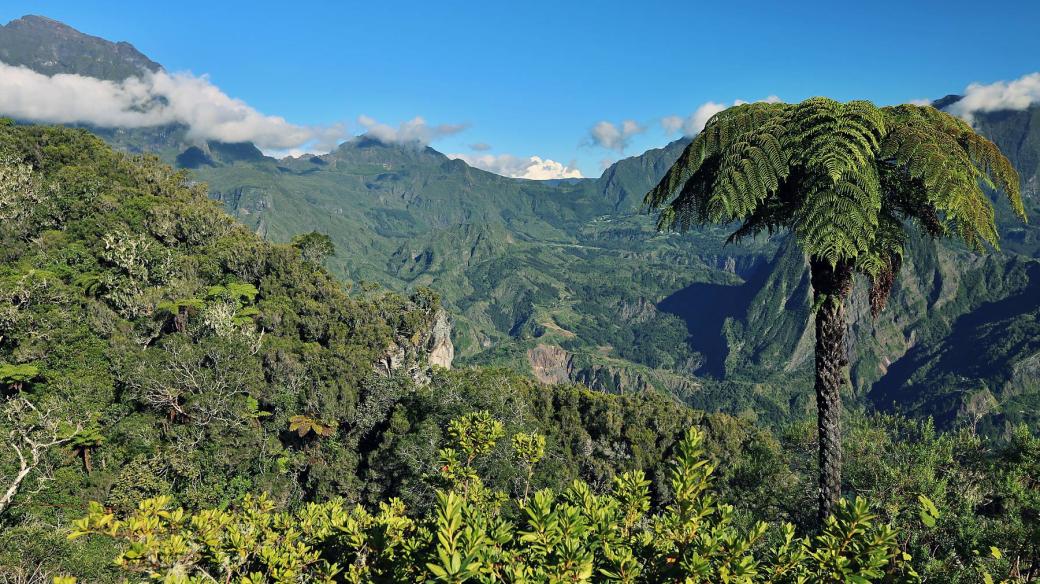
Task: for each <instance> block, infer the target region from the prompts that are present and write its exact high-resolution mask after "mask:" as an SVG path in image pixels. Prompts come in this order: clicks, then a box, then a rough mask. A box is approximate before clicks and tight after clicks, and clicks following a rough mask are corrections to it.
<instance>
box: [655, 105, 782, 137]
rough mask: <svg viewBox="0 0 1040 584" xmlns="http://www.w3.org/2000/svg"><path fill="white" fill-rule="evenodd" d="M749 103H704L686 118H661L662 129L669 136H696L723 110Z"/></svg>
mask: <svg viewBox="0 0 1040 584" xmlns="http://www.w3.org/2000/svg"><path fill="white" fill-rule="evenodd" d="M758 101H764V102H766V103H780V101H781V100H780V98H779V97H777V96H775V95H770V96H769V97H767V98H765V99H760V100H758ZM745 103H748V102H746V101H744V100H742V99H738V100H736V101H734V102H733V103H731V104H729V105H726V104H725V103H719V102H716V101H708V102H705V103H702V104H701V105H700V106H699V107H698V108H697V109H696V110H694V111H693V113H692V114H690V115H689V116H686V117H682V116H666V117H664V118H661V127H662V128H664V131H665V132H666V133H668V134H678V133H680V132H682V134H683V135H685V136H694V135H696V134H698V133H700V131H701V130H703V129H704V125H705V124H707V123H708V120H710V119H711V117H712V116H713V115H715V114H717V113H719V112H721V111H722V110H724V109H726V108H729V107H732V106H735V105H743V104H745Z"/></svg>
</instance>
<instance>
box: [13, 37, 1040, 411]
mask: <svg viewBox="0 0 1040 584" xmlns="http://www.w3.org/2000/svg"><path fill="white" fill-rule="evenodd" d="M0 60H2V61H4V62H6V63H9V64H16V65H23V66H26V67H29V68H31V69H33V70H35V71H38V72H41V73H46V74H54V73H78V74H81V75H89V76H94V77H98V78H102V79H111V80H117V79H123V78H125V77H128V76H133V75H139V74H143V73H145V72H147V71H157V70H159V69H160V68H161V67H160V65H158V64H157V63H155V62H153V61H151V60H149V59H148V58H147V57H145V56H144V55H142V54H141V53H139V52H138V51H137V50H136V49H134V48H133V47H132V46H131V45H129V44H126V43H111V42H108V41H105V40H103V39H98V38H95V37H90V36H87V35H83V34H82V33H79V32H77V31H75V30H74V29H71V28H69V27H67V26H65V25H63V24H61V23H58V22H56V21H53V20H50V19H46V18H42V17H25V18H23V19H20V20H16V21H13V22H11V23H10V24H8V25H7V26H5V27H0ZM956 99H957V97H956V96H950V97H948V98H944V99H943V100H940V101H938V102H936V105H937V107H945V106H946V105H949V103H952V101H953V100H956ZM2 113H3V112H0V114H2ZM977 125H978V128H979V130H980V131H981V132H983V133H984V134H985V135H987V136H989V137H991V138H992V139H993V140H994V141H996V142H997V144H998V145H999V146H1000V147H1001V148H1002V149H1003V150H1004V151H1005V152H1006V153H1007V154H1008V155H1009V156H1010V157H1011V158H1012V160H1013V162H1015V164H1016V166H1017V168H1018V169H1019V170H1020V172H1021V174H1022V178H1023V185H1024V192H1025V195H1026V199H1027V212H1028V213H1029V216H1030V217H1031V219H1033V220H1035V219H1036V218H1037V217H1040V183H1038V180H1040V179H1038V176H1040V108H1038V107H1032V108H1030V109H1028V110H1026V111H1014V112H993V113H986V114H980V115H979V116H978V120H977ZM91 129H92V130H93V131H95V132H96V133H98V134H99V135H100V136H102V137H103V138H104V139H105V140H107V141H108V142H110V143H111V144H113V145H115V146H117V147H119V148H121V149H123V150H126V151H129V152H153V153H156V154H158V155H159V156H160V157H162V158H163V159H164V160H166V161H167V162H169V163H171V164H175V165H176V166H179V167H181V168H184V169H186V170H187V171H189V172H190V173H191V175H192V176H193V177H194V178H195V179H197V180H200V181H205V182H207V183H208V184H209V186H210V191H211V195H212V197H213V198H214V199H216V200H219V201H221V202H222V203H223V204H224V205H225V206H226V207H227V209H228V210H229V211H230V212H231V213H232V214H233V215H234V216H236V217H237V218H238V219H239V220H240V221H242V222H243V223H245V224H247V225H249V226H250V227H252V228H253V229H255V230H256V231H257V232H259V233H261V234H262V235H264V236H266V237H269V238H271V239H275V240H287V239H289V238H290V237H291V236H292V235H294V234H297V233H301V232H306V231H311V230H318V231H321V232H324V233H328V234H329V235H330V237H331V238H332V239H333V241H334V242H335V244H336V247H337V254H336V256H335V257H333V258H330V260H329V262H328V265H329V268H330V269H331V270H332V271H333V272H334V273H336V274H337V275H339V276H341V277H343V278H346V279H350V280H353V281H356V282H360V281H365V280H371V281H378V282H380V283H382V284H385V285H388V286H390V287H393V288H396V289H401V290H407V289H411V288H414V287H416V286H420V285H429V286H432V287H433V288H435V289H436V290H438V291H439V292H440V293H441V294H442V296H443V298H444V303H445V305H446V306H447V307H448V308H449V309H450V310H451V311H452V312H453V314H454V320H455V333H454V335H455V344H456V346H457V347H458V353H459V361H460V362H461V363H485V364H501V365H505V366H509V367H513V368H517V369H521V370H527V371H531V372H532V373H533V374H535V375H536V376H538V377H539V378H541V379H543V380H545V381H556V380H564V379H569V380H575V381H580V382H583V383H585V384H587V385H589V386H591V387H594V388H599V389H603V390H606V391H618V392H627V391H643V390H647V389H656V390H660V391H666V392H670V393H673V394H676V395H678V396H680V397H682V398H683V399H685V400H687V401H688V402H690V403H691V404H693V405H696V406H698V407H702V408H708V409H721V410H727V411H731V412H737V413H742V414H744V415H746V416H749V417H757V418H759V419H761V420H764V421H780V420H785V419H789V418H790V417H792V416H800V415H802V414H804V413H805V412H806V411H808V409H809V408H811V407H812V406H811V404H812V399H811V391H812V389H811V388H812V385H811V361H812V359H811V357H812V354H811V346H812V343H811V335H812V332H811V330H809V329H810V328H811V327H806V324H807V323H808V322H809V321H810V316H811V315H810V307H809V298H810V291H809V285H808V279H807V275H806V268H805V262H804V259H803V258H802V256H801V254H800V253H799V252H798V250H797V248H795V247H794V246H793V245H792V242H790V241H788V240H787V239H784V238H777V239H774V240H761V241H757V242H754V243H752V244H750V245H747V246H724V245H723V243H722V242H723V239H724V234H725V230H723V229H718V228H708V229H703V230H699V231H696V232H693V233H690V234H687V235H681V236H680V235H676V234H658V233H656V232H655V231H654V230H653V224H652V221H651V220H650V219H649V218H648V217H646V216H645V215H643V214H641V213H640V205H641V201H642V196H643V194H644V193H645V192H646V191H647V190H648V189H649V188H650V187H651V186H652V185H654V184H655V183H656V181H657V180H658V178H659V177H660V176H661V175H662V174H663V173H664V172H665V170H666V169H667V168H668V166H669V165H670V164H671V163H672V162H673V161H674V160H675V159H676V158H677V157H678V155H679V154H680V152H681V151H682V150H683V148H684V147H685V146H686V144H687V143H688V139H682V140H677V141H675V142H672V143H671V144H668V145H667V146H665V147H663V148H659V149H654V150H649V151H647V152H645V153H643V154H641V155H639V156H635V157H632V158H627V159H625V160H621V161H619V162H617V163H615V164H614V165H612V166H611V167H609V168H608V169H607V170H606V171H605V172H604V173H603V175H602V176H601V177H600V178H598V179H580V180H571V181H529V180H522V179H511V178H505V177H502V176H498V175H495V174H492V173H489V172H485V171H483V170H479V169H476V168H472V167H470V166H468V165H467V164H466V163H464V162H462V161H461V160H452V159H449V158H448V157H446V156H444V155H443V154H441V153H439V152H437V151H436V150H434V149H432V148H429V147H414V146H402V145H394V144H385V143H383V142H380V141H378V140H375V139H371V138H368V137H365V136H361V137H358V138H355V139H353V140H351V141H349V142H346V143H344V144H342V145H340V146H339V147H338V148H337V149H336V150H335V151H333V152H330V153H329V154H326V155H322V156H303V157H297V158H283V159H280V160H276V159H274V158H270V157H266V156H264V155H263V153H261V152H260V150H258V149H257V148H256V147H255V146H253V145H252V144H225V143H220V142H212V141H209V142H205V143H196V142H195V141H192V140H190V139H188V138H187V128H184V127H180V126H163V127H156V128H145V129H102V128H91ZM1000 222H1001V226H1002V228H1003V231H1002V233H1003V234H1004V239H1005V241H1006V244H1005V253H1004V254H991V255H986V256H977V255H974V254H971V253H968V252H967V251H966V250H964V249H961V248H957V247H951V246H947V245H944V244H943V245H936V244H935V243H933V242H930V241H924V240H922V241H915V242H914V245H913V246H912V247H911V250H912V251H911V252H910V254H909V256H908V258H907V260H906V262H905V266H906V267H905V268H904V271H903V273H902V280H901V282H900V283H899V284H898V285H897V288H896V290H895V293H894V296H893V299H892V301H891V303H890V306H889V309H888V310H887V311H886V312H885V313H884V314H882V316H881V317H880V318H879V319H878V320H877V321H876V322H873V323H872V322H871V319H870V317H869V311H868V310H867V303H866V289H865V287H862V286H861V288H860V289H858V290H857V293H856V295H855V297H854V301H853V307H852V313H853V315H854V322H853V325H852V333H853V335H852V336H853V338H854V342H855V345H854V349H853V351H854V353H853V354H854V360H853V367H852V376H853V381H854V387H855V391H856V396H854V399H855V400H858V401H861V402H862V403H866V404H871V405H874V406H877V407H892V406H893V405H894V406H895V407H900V408H903V409H906V410H908V411H911V412H913V413H916V414H920V415H927V414H931V415H935V416H937V417H938V418H939V420H940V422H941V423H950V422H952V421H953V420H955V419H956V418H957V416H958V415H962V414H964V413H965V412H966V409H965V408H968V407H969V406H971V404H972V403H975V402H978V401H979V400H978V396H979V395H981V392H987V393H988V394H991V395H992V396H993V397H994V398H995V400H996V401H997V402H998V403H999V404H1000V405H999V406H998V407H997V408H996V409H995V410H994V411H993V412H992V413H990V414H989V415H988V416H987V417H986V420H987V421H986V423H987V424H989V425H990V426H991V427H993V428H999V427H1000V426H1001V425H1002V424H1004V423H1006V422H1009V421H1017V420H1029V421H1031V422H1034V423H1035V422H1037V420H1036V419H1035V418H1034V416H1035V414H1033V413H1032V412H1035V411H1036V410H1037V408H1032V407H1026V405H1027V404H1032V402H1033V401H1034V400H1037V399H1040V398H1038V396H1040V381H1038V380H1040V304H1038V302H1037V300H1036V299H1038V298H1040V263H1038V262H1037V261H1036V259H1035V258H1037V257H1038V256H1040V230H1038V229H1037V227H1036V226H1035V224H1031V225H1028V226H1022V225H1021V224H1020V223H1017V222H1013V221H1011V220H1010V214H1009V213H1007V210H1006V209H1003V208H1001V221H1000ZM973 399H974V401H972V400H973Z"/></svg>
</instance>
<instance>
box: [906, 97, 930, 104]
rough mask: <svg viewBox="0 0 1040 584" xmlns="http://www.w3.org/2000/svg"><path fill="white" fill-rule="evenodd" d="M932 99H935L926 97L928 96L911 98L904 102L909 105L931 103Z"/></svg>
mask: <svg viewBox="0 0 1040 584" xmlns="http://www.w3.org/2000/svg"><path fill="white" fill-rule="evenodd" d="M933 101H935V100H933V99H928V98H921V99H911V100H910V101H908V102H906V103H908V104H910V105H932V102H933Z"/></svg>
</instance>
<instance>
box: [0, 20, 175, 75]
mask: <svg viewBox="0 0 1040 584" xmlns="http://www.w3.org/2000/svg"><path fill="white" fill-rule="evenodd" d="M0 61H3V62H4V63H7V64H8V65H18V66H22V67H27V68H29V69H32V70H33V71H36V72H37V73H43V74H44V75H55V74H58V73H71V74H76V75H85V76H89V77H96V78H98V79H107V80H110V81H122V80H124V79H126V78H128V77H135V76H140V75H144V74H146V73H148V72H155V71H159V70H160V69H162V66H161V65H159V64H158V63H156V62H155V61H152V60H151V59H149V58H148V57H147V56H145V55H144V54H143V53H141V52H140V51H138V50H137V49H136V48H134V46H133V45H131V44H130V43H128V42H116V43H114V42H111V41H108V40H105V39H103V38H100V37H96V36H91V35H88V34H85V33H83V32H80V31H79V30H76V29H75V28H73V27H71V26H69V25H67V24H65V23H64V22H61V21H59V20H55V19H53V18H49V17H46V16H39V15H35V14H29V15H26V16H23V17H21V18H18V19H15V20H12V21H11V22H9V23H7V24H6V25H0Z"/></svg>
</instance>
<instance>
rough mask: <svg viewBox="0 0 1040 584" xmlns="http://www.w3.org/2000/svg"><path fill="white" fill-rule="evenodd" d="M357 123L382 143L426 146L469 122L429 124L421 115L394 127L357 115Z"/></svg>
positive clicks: (449, 134)
mask: <svg viewBox="0 0 1040 584" xmlns="http://www.w3.org/2000/svg"><path fill="white" fill-rule="evenodd" d="M358 124H360V125H361V127H363V128H365V134H366V135H367V136H369V137H370V138H375V139H376V140H379V141H380V142H383V143H384V144H416V145H420V146H427V145H429V144H430V143H431V142H433V141H434V140H437V139H439V138H444V137H446V136H452V135H454V134H458V133H459V132H461V131H463V130H465V129H466V128H468V127H469V124H438V125H435V126H434V125H430V124H428V123H427V122H426V120H425V119H423V118H422V117H421V116H416V117H414V118H412V119H410V120H408V121H406V122H402V123H401V124H399V125H398V126H397V127H396V128H395V127H393V126H390V125H388V124H384V123H381V122H379V121H377V120H375V119H373V118H371V117H369V116H364V115H363V116H359V117H358Z"/></svg>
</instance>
